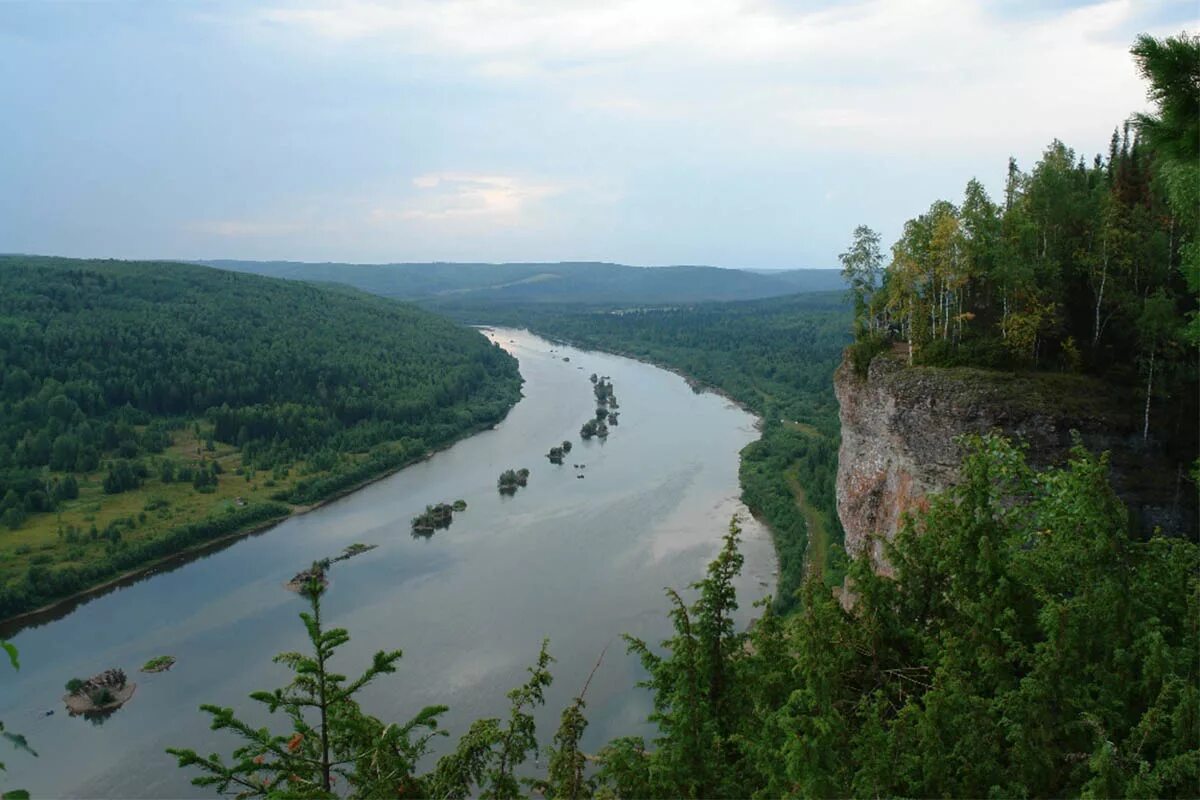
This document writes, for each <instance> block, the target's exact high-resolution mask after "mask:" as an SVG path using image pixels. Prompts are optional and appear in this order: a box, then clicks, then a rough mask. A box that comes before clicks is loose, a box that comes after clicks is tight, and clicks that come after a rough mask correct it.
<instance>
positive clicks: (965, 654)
mask: <svg viewBox="0 0 1200 800" xmlns="http://www.w3.org/2000/svg"><path fill="white" fill-rule="evenodd" d="M963 444H964V446H965V449H966V451H967V453H968V455H967V457H966V459H965V461H964V463H963V465H962V475H963V480H962V482H961V483H960V484H959V485H957V486H956V487H954V488H952V489H950V490H948V491H947V492H945V493H944V494H942V495H938V496H934V497H932V498H931V500H930V505H929V508H928V509H927V510H925V511H921V512H919V513H916V514H914V515H912V516H910V517H909V518H908V519H907V520H906V522H905V524H904V526H903V528H902V531H901V533H900V534H899V535H898V536H897V538H896V540H895V541H894V542H892V543H891V544H890V545H889V546H888V548H887V553H888V557H889V560H890V563H891V564H892V565H893V567H894V572H895V574H894V575H893V576H885V575H880V574H877V573H876V572H875V571H874V568H873V565H872V563H871V561H870V557H869V556H868V555H865V554H864V555H863V556H862V558H860V559H859V560H857V561H855V562H854V563H853V564H851V565H850V569H849V581H848V584H847V588H848V592H849V595H848V597H847V600H848V602H847V604H846V606H843V605H842V604H840V603H839V602H838V600H837V599H836V598H835V597H834V595H833V594H832V593H831V592H830V590H829V588H828V587H827V586H826V585H825V584H824V582H823V581H822V580H821V577H820V576H819V575H817V574H815V573H813V574H810V575H809V576H808V578H807V580H805V582H804V585H803V587H802V597H801V599H802V602H801V603H800V604H799V606H798V609H797V611H796V613H794V614H792V615H790V616H786V617H781V616H779V615H778V614H776V613H775V612H774V611H773V610H772V607H771V604H770V602H769V601H767V602H764V604H763V605H762V607H761V615H760V616H759V618H758V619H757V620H756V621H755V623H754V624H753V626H752V627H751V628H750V630H748V631H744V630H740V629H739V628H738V627H737V626H736V624H735V622H734V612H735V611H736V610H737V598H736V595H735V592H734V588H733V586H734V579H735V577H736V576H737V574H738V572H739V570H740V568H741V565H742V558H741V555H740V554H739V553H738V549H737V544H738V528H737V524H736V520H735V521H734V522H733V523H731V525H730V530H729V533H728V535H727V536H726V538H725V542H724V546H723V548H722V550H721V553H720V554H719V555H718V557H717V558H716V559H715V560H714V561H713V562H712V564H710V566H709V568H708V574H707V576H706V577H705V578H704V580H702V581H700V582H699V583H697V584H694V585H693V587H692V590H693V591H694V593H695V599H694V601H692V602H691V604H690V605H689V603H688V602H687V601H686V600H685V599H684V596H683V595H681V594H680V593H678V592H675V591H673V590H668V591H667V596H668V598H669V600H670V605H671V612H670V614H671V619H672V622H673V624H674V633H673V635H672V636H671V637H670V638H668V639H667V640H666V641H665V642H663V643H662V647H661V649H659V648H652V647H651V646H650V645H649V644H647V643H646V642H644V641H641V640H638V639H634V638H628V639H627V642H628V644H629V649H630V651H631V652H633V653H635V654H636V655H638V656H639V657H640V659H641V661H642V665H643V667H644V669H645V672H646V675H647V678H646V679H645V681H644V682H643V683H642V684H641V685H642V686H643V687H645V688H647V689H649V690H650V691H651V693H652V695H653V701H654V702H653V712H652V714H651V717H650V720H651V721H652V722H654V723H655V724H656V726H657V730H658V735H657V736H656V738H655V739H654V741H653V742H650V743H647V742H646V741H644V740H643V739H641V738H639V737H625V738H619V739H616V740H614V741H612V742H610V743H609V744H608V745H606V746H605V747H604V748H603V749H602V750H601V751H600V753H599V754H598V755H597V757H596V761H597V766H598V768H597V769H596V770H595V771H592V772H591V773H590V774H589V769H588V766H587V764H588V758H587V756H585V755H584V753H583V752H582V750H581V749H580V742H581V739H582V735H583V731H584V729H585V728H586V725H587V720H586V718H585V717H584V714H583V711H584V708H585V705H584V700H583V698H584V694H585V693H586V688H587V686H586V684H585V686H584V691H583V692H581V693H580V695H579V696H578V697H577V698H575V699H574V701H573V702H572V703H571V704H570V705H568V707H567V708H566V709H565V710H564V711H563V713H562V716H561V721H560V725H559V729H558V731H557V732H556V734H555V736H554V739H553V745H552V746H551V747H550V748H549V756H550V758H549V760H548V763H547V766H546V770H545V772H544V773H543V775H542V776H540V777H528V778H527V777H524V776H523V775H522V774H521V772H522V770H520V767H521V766H522V765H523V764H526V763H527V762H528V761H529V758H530V756H531V755H536V754H537V753H538V751H539V748H538V739H537V736H536V730H535V727H534V720H533V710H534V709H535V708H537V707H538V706H540V705H541V704H542V702H543V700H544V690H545V688H546V687H547V686H548V685H549V683H550V674H549V671H548V670H549V664H550V661H551V659H550V657H549V655H548V654H547V652H546V647H545V644H543V647H542V650H541V653H540V654H539V657H538V661H537V663H536V665H535V666H534V667H532V668H531V669H530V671H529V672H530V678H529V680H528V682H527V683H526V684H525V685H524V686H522V687H520V688H518V689H516V690H514V691H513V692H511V693H510V694H509V699H510V703H511V706H510V712H509V716H508V718H507V719H506V720H501V719H499V718H495V719H484V720H479V721H476V722H475V723H473V724H472V725H471V726H470V728H469V729H468V731H467V733H466V734H465V735H464V736H463V737H462V738H461V739H460V740H459V742H458V745H457V747H456V748H455V749H454V750H453V751H452V752H450V753H449V754H447V755H445V756H443V757H442V758H441V759H440V760H439V761H438V762H437V763H436V765H435V766H434V768H433V770H432V771H431V772H428V773H425V774H419V773H418V772H417V765H418V763H419V762H420V760H421V758H422V757H423V756H424V755H426V754H427V753H428V750H429V747H428V746H429V742H430V739H431V737H432V736H433V735H436V734H438V733H440V732H439V731H437V728H436V720H437V717H438V716H439V715H440V713H441V712H442V711H443V710H444V709H441V708H431V709H426V711H424V712H422V714H420V715H418V716H417V717H416V718H415V719H414V720H412V721H410V722H409V723H406V724H405V725H403V726H396V725H385V724H384V723H383V722H381V721H379V720H377V719H375V718H373V717H370V716H369V715H367V714H365V713H364V712H363V711H362V710H361V709H360V708H359V707H358V705H357V704H356V703H355V702H354V698H353V695H354V693H355V692H356V691H357V688H360V687H361V686H362V685H365V683H366V682H367V681H369V680H370V679H371V678H372V677H374V675H376V674H382V673H384V672H390V671H391V670H392V669H393V668H394V664H395V661H396V659H398V658H399V653H392V654H387V653H380V654H378V655H377V656H376V659H375V662H374V666H373V667H372V668H371V669H370V670H368V672H367V673H366V675H365V676H364V678H362V679H360V680H359V681H356V682H352V683H346V681H345V679H344V678H342V677H341V676H337V675H331V674H329V672H328V668H327V663H328V661H329V659H330V658H331V657H332V655H333V650H334V649H335V648H336V647H338V646H340V645H341V644H344V643H345V641H346V638H347V635H346V633H345V632H344V631H329V632H327V631H324V630H323V628H322V627H321V625H320V606H319V600H320V594H321V591H320V587H319V586H317V585H313V586H311V587H310V590H309V595H310V601H311V602H312V604H313V609H314V610H313V613H312V614H305V615H304V616H303V618H304V620H305V624H306V626H307V628H308V631H309V638H310V642H311V643H312V646H313V652H314V653H315V655H314V656H301V655H299V654H294V653H293V654H285V655H284V656H281V657H280V661H281V663H284V664H286V665H288V666H289V667H290V668H292V669H293V671H294V672H295V673H296V678H295V680H294V681H293V683H292V684H290V685H289V687H287V688H286V689H282V690H278V691H276V692H274V693H269V692H263V693H257V694H256V695H254V697H255V699H257V700H259V701H260V702H262V703H265V704H266V705H267V706H268V710H269V711H271V712H272V713H278V712H280V711H282V712H283V713H284V715H285V717H286V718H287V719H288V722H289V729H288V731H287V732H285V733H282V734H273V733H271V732H270V731H269V729H266V728H263V729H255V728H251V727H250V726H248V725H246V724H244V723H242V722H241V721H240V720H239V719H238V718H237V717H235V716H234V714H233V712H232V710H230V709H220V708H216V707H211V706H210V707H206V710H207V711H208V712H209V713H210V714H212V715H213V719H214V727H217V728H225V729H231V730H233V731H234V732H236V733H237V734H238V735H239V736H240V737H241V738H242V739H243V741H244V742H245V744H244V745H243V746H242V747H241V748H239V749H238V750H237V751H235V753H234V759H233V761H231V762H225V761H224V760H222V759H221V758H220V757H218V756H209V757H207V758H205V757H201V756H199V755H197V754H195V753H193V752H192V751H185V750H180V751H172V752H174V753H175V754H176V755H177V756H178V757H179V758H180V761H181V764H183V765H185V766H188V765H190V766H196V767H199V768H201V770H203V772H204V773H205V774H204V775H202V776H201V777H199V778H197V782H198V783H200V784H201V785H212V786H215V787H218V788H222V789H234V790H237V791H241V792H242V793H244V794H245V795H248V796H253V795H267V794H272V793H273V794H275V795H278V796H283V795H288V796H297V795H304V796H330V795H331V794H332V792H333V791H338V792H340V793H341V794H349V795H351V796H356V797H377V796H384V795H387V796H395V795H403V796H423V797H443V798H465V797H491V798H512V797H518V796H522V795H523V794H524V793H526V792H527V791H530V790H534V791H538V792H540V793H541V794H543V795H544V796H547V797H557V798H586V797H614V796H615V797H647V798H660V797H661V798H668V797H670V798H674V797H689V798H699V797H713V798H720V797H730V798H733V797H736V798H743V797H751V796H752V797H759V798H768V797H783V796H789V797H796V796H799V797H808V796H835V797H848V796H876V797H878V796H909V797H934V796H951V797H1008V796H1022V797H1026V796H1054V797H1059V796H1105V797H1111V796H1154V797H1176V796H1182V797H1185V796H1192V795H1193V794H1194V790H1195V786H1196V785H1197V781H1198V780H1200V690H1198V689H1197V686H1198V685H1200V664H1197V661H1196V657H1195V656H1196V653H1197V652H1200V547H1198V546H1197V545H1196V544H1194V543H1192V542H1187V541H1183V540H1179V539H1164V538H1161V537H1157V538H1154V539H1151V540H1149V541H1141V540H1137V539H1133V538H1131V537H1130V536H1129V534H1128V533H1127V531H1128V530H1129V524H1128V522H1129V521H1128V519H1127V514H1126V511H1125V509H1124V507H1123V506H1122V505H1121V503H1120V501H1119V500H1118V499H1117V498H1116V496H1115V495H1114V494H1113V492H1112V489H1111V488H1110V487H1109V485H1108V482H1107V460H1106V458H1103V457H1101V458H1097V457H1094V456H1092V455H1090V454H1089V453H1087V452H1086V451H1084V450H1083V449H1082V448H1079V447H1077V448H1076V449H1075V450H1074V452H1073V455H1072V458H1071V460H1070V462H1069V463H1068V464H1067V465H1065V466H1063V467H1061V468H1056V469H1050V470H1048V471H1046V472H1043V473H1038V472H1035V471H1033V470H1032V469H1030V468H1029V467H1028V466H1027V464H1026V463H1025V459H1024V455H1023V453H1022V452H1021V451H1020V450H1019V449H1017V448H1016V447H1014V446H1013V445H1012V444H1010V443H1009V442H1008V441H1006V440H1004V439H1002V438H999V437H995V436H987V437H972V438H970V439H967V440H965V441H964V443H963ZM589 682H590V678H589ZM322 687H323V688H322ZM322 709H324V712H322ZM322 732H324V735H323V733H322ZM326 773H328V774H329V775H330V776H338V777H339V783H338V784H337V786H338V787H339V788H336V789H335V788H333V787H334V783H333V781H332V780H329V781H325V780H324V775H325V774H326ZM524 774H528V771H527V770H526V771H524Z"/></svg>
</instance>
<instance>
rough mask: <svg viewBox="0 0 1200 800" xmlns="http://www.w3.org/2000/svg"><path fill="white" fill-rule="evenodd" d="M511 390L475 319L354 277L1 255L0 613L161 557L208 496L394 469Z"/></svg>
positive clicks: (311, 486) (288, 492)
mask: <svg viewBox="0 0 1200 800" xmlns="http://www.w3.org/2000/svg"><path fill="white" fill-rule="evenodd" d="M519 394H520V375H519V373H518V371H517V367H516V362H515V361H514V360H513V359H512V358H511V357H510V356H508V355H507V354H506V353H504V352H503V351H502V350H500V349H499V348H497V347H495V346H494V345H491V344H489V343H488V342H487V340H486V339H485V338H484V337H482V336H480V335H479V334H478V333H476V332H475V331H473V330H470V329H469V328H466V327H463V326H460V325H457V324H455V323H453V322H451V321H449V320H447V319H444V318H442V317H438V316H436V315H434V314H431V313H429V312H427V311H423V310H421V309H418V308H415V307H412V306H407V305H403V304H400V303H397V302H395V301H391V300H387V299H384V298H379V297H374V296H371V295H367V294H363V293H360V292H357V291H354V290H350V289H344V288H336V289H332V288H321V287H317V286H312V285H308V284H304V283H299V282H292V281H281V280H274V279H271V278H264V277H260V276H257V275H246V274H240V273H235V272H227V271H222V270H216V269H212V268H209V267H202V266H196V265H190V264H179V263H169V262H120V261H98V260H97V261H82V260H70V259H59V258H42V257H29V256H4V257H0V519H2V520H3V522H4V524H5V526H6V527H7V528H8V529H11V530H12V531H13V532H12V533H9V532H6V533H5V535H4V537H3V538H2V540H0V562H2V563H3V566H2V567H0V580H3V583H4V585H3V588H2V590H0V594H2V595H3V596H2V597H0V616H4V615H5V614H7V613H12V612H14V611H18V610H21V609H22V608H24V607H25V606H27V605H28V604H29V603H30V602H34V601H38V600H46V599H51V598H53V597H54V596H58V595H61V594H63V593H65V592H67V591H70V590H74V589H78V588H82V587H83V586H84V585H87V584H88V583H91V582H94V581H95V580H97V579H100V578H103V577H105V575H106V572H105V570H104V569H94V568H96V565H97V564H100V563H101V562H105V563H108V562H111V564H118V565H120V566H121V567H123V568H127V567H130V566H136V564H137V562H138V561H139V560H144V559H139V558H137V557H135V556H136V552H135V551H139V548H143V547H150V550H152V551H153V552H150V551H147V552H146V553H143V555H147V554H148V555H152V556H161V555H164V554H165V553H163V552H161V550H162V548H161V547H160V546H159V545H157V544H155V543H156V542H160V541H162V540H163V538H164V537H168V536H169V534H170V533H171V532H172V531H173V530H175V529H176V528H178V527H179V526H180V525H183V524H186V523H192V522H195V521H196V520H197V519H199V518H202V517H206V516H207V515H209V514H210V513H211V512H213V511H214V510H216V511H222V512H224V511H226V510H228V509H227V508H225V507H224V506H222V505H221V503H220V502H219V501H227V503H232V506H233V507H242V508H243V509H244V507H245V506H246V505H247V504H251V505H252V504H253V501H254V500H262V501H264V502H266V501H268V500H272V501H275V502H278V501H286V502H290V503H310V502H313V501H316V500H320V499H323V498H324V497H326V496H328V495H330V494H333V493H336V492H338V491H341V490H344V489H345V488H347V487H348V486H349V485H353V484H354V483H357V482H361V481H362V480H364V479H367V478H370V477H373V476H374V475H377V474H380V473H382V472H385V471H387V470H389V469H394V468H396V467H397V466H399V465H401V464H402V463H406V462H407V461H411V460H413V459H414V458H417V457H419V456H421V455H423V454H424V453H425V452H426V451H427V450H428V449H429V448H431V447H436V446H438V445H441V444H443V443H446V442H448V441H451V440H453V439H454V438H456V437H458V436H461V435H462V434H464V433H466V432H468V431H471V430H474V429H477V428H479V427H482V426H485V425H491V424H493V423H494V422H496V421H498V420H499V419H500V418H502V417H503V415H504V414H505V413H506V412H507V411H508V409H509V408H510V407H511V406H512V404H513V403H514V402H515V401H516V400H517V398H518V397H519ZM226 473H232V474H226ZM205 494H207V495H209V497H208V499H205V498H203V497H200V496H199V495H205ZM130 496H137V497H138V499H136V500H134V499H129V497H130ZM148 511H154V512H155V513H154V514H152V515H150V516H149V518H147V512H148ZM281 511H282V513H287V512H288V508H287V507H284V508H282V510H281ZM51 512H54V513H51ZM247 513H248V512H247ZM276 513H280V511H279V510H277V512H276ZM47 545H49V547H47ZM151 545H153V546H151ZM47 549H49V550H52V551H53V552H51V553H46V552H40V551H42V550H47ZM168 549H169V548H168ZM31 550H35V551H39V552H34V553H31V552H30V551H31ZM26 556H28V559H26V558H25V557H26ZM68 565H71V567H70V568H71V569H74V568H79V569H84V568H86V569H87V570H92V571H91V572H87V574H86V575H83V576H82V577H81V575H82V573H80V574H77V575H75V576H74V577H69V576H68V577H64V574H65V573H64V570H67V571H69V569H68ZM56 566H58V567H62V569H56ZM26 567H28V569H26ZM111 571H112V570H109V572H111Z"/></svg>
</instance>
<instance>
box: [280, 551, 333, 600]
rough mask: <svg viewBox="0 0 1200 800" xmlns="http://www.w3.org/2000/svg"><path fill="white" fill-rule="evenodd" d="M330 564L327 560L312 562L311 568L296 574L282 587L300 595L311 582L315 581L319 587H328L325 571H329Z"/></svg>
mask: <svg viewBox="0 0 1200 800" xmlns="http://www.w3.org/2000/svg"><path fill="white" fill-rule="evenodd" d="M330 563H331V562H330V560H329V559H328V558H323V559H321V560H320V561H314V562H313V565H312V566H311V567H309V568H308V569H305V570H301V571H299V572H297V573H296V574H295V575H293V576H292V579H291V580H290V581H288V582H287V583H286V584H284V585H285V586H286V587H287V588H288V589H290V590H291V591H293V592H300V593H303V592H304V591H305V590H306V589H307V588H308V586H309V584H311V583H312V582H313V581H316V582H317V583H319V584H320V585H321V586H328V585H329V579H328V578H326V577H325V571H326V570H328V569H329V564H330Z"/></svg>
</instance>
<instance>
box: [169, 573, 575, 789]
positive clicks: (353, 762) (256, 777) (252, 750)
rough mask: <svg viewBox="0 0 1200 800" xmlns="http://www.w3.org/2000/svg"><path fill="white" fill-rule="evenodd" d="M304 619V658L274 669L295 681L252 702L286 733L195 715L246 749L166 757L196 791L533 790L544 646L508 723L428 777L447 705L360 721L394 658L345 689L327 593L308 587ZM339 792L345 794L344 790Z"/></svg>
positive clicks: (484, 724)
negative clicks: (397, 720) (361, 699)
mask: <svg viewBox="0 0 1200 800" xmlns="http://www.w3.org/2000/svg"><path fill="white" fill-rule="evenodd" d="M302 593H303V594H304V596H305V597H306V599H307V600H308V602H309V605H310V611H309V612H306V613H302V614H301V615H300V618H301V620H302V621H303V622H304V627H305V630H306V632H307V634H308V641H309V645H310V652H309V653H299V652H293V653H281V654H280V655H278V656H276V658H275V661H276V662H277V663H280V664H283V665H284V666H286V667H287V668H288V669H289V670H290V671H291V672H292V676H293V677H292V680H291V682H290V683H289V684H288V685H287V686H285V687H283V688H280V689H276V690H274V691H270V692H266V691H264V692H255V693H254V694H252V695H251V699H253V700H255V701H256V702H258V703H261V704H262V705H263V707H264V708H265V710H266V712H267V713H268V714H270V715H272V719H275V718H276V717H275V715H280V716H281V717H282V718H283V719H284V720H286V730H284V731H283V732H281V733H273V732H272V731H271V729H270V728H269V727H262V728H256V727H253V726H251V725H250V724H248V723H246V722H244V721H243V720H242V719H240V718H239V717H238V716H237V715H236V714H235V712H234V710H233V709H232V708H222V707H220V706H214V705H204V706H201V710H203V711H204V712H206V713H207V714H209V715H210V716H211V717H212V728H213V730H227V731H230V732H232V733H233V734H235V735H236V736H237V737H238V738H239V739H240V740H241V742H242V744H241V745H240V746H238V747H237V748H236V749H235V750H234V751H233V754H232V757H231V758H230V759H225V758H223V757H222V756H220V755H218V754H212V755H208V756H203V755H200V754H199V753H197V752H196V751H194V750H190V749H185V748H172V749H169V750H168V751H167V752H168V753H170V754H171V755H173V756H175V757H176V759H177V760H178V762H179V766H180V767H184V768H196V769H198V770H199V771H200V773H201V774H200V775H198V776H196V777H194V778H193V779H192V783H193V784H195V785H197V786H205V787H213V788H214V789H215V790H216V791H217V792H219V793H222V794H226V793H231V792H232V793H235V794H236V795H237V796H238V797H329V798H334V797H339V796H343V795H345V794H347V793H348V794H349V795H350V796H353V797H401V796H403V797H439V798H465V797H485V798H516V797H521V796H523V791H522V788H523V787H526V786H530V785H532V784H533V781H532V780H531V779H526V778H521V777H519V776H518V775H517V774H516V771H517V769H518V768H519V767H520V766H521V765H522V764H524V763H525V761H527V760H528V758H529V756H530V755H531V754H533V755H536V754H537V752H538V743H537V736H536V727H535V724H534V718H533V713H532V712H533V710H534V709H535V708H536V707H537V706H540V705H542V704H543V703H544V691H545V689H546V687H547V686H549V685H550V682H551V676H550V672H549V666H550V663H551V662H552V661H553V659H552V658H551V657H550V655H549V653H548V652H547V650H546V643H545V642H543V643H542V648H541V651H540V652H539V654H538V659H537V663H536V665H535V666H534V667H531V668H530V669H529V673H530V677H529V680H528V682H527V683H526V684H525V685H524V686H521V687H519V688H517V689H514V690H513V691H512V692H510V693H509V695H508V697H509V700H510V702H511V709H510V713H509V717H508V719H507V720H505V721H503V722H501V720H499V719H483V720H478V721H476V722H475V723H473V724H472V725H471V728H470V730H469V731H468V732H467V733H466V734H465V735H464V736H463V737H462V738H461V739H460V741H459V743H458V746H457V748H456V749H455V750H454V751H453V752H451V753H449V754H447V755H445V756H443V757H442V758H441V759H439V760H438V762H437V764H436V766H435V768H434V769H433V770H432V771H431V772H429V773H427V774H421V773H419V772H418V764H419V762H420V761H421V759H422V758H424V757H425V756H426V755H428V754H429V752H430V742H431V741H432V739H433V737H434V736H439V735H441V736H444V735H446V734H445V732H443V731H440V730H439V729H438V718H439V717H440V716H441V715H442V714H443V713H445V711H446V708H445V707H444V706H430V707H427V708H425V709H423V710H422V711H421V712H420V713H418V714H417V715H416V716H415V717H413V718H412V719H411V720H409V721H408V722H406V723H404V724H403V725H396V724H385V723H383V722H381V721H380V720H379V719H377V718H375V717H373V716H371V715H369V714H367V713H365V712H364V711H363V710H362V708H361V707H360V706H359V704H358V701H357V699H356V695H358V693H359V692H360V691H361V690H362V689H363V688H365V687H366V686H367V685H369V684H370V683H371V682H372V681H374V680H375V678H377V677H379V676H381V675H388V674H391V673H393V672H395V671H396V664H397V663H398V662H399V661H400V658H401V653H400V651H399V650H394V651H390V652H383V651H381V652H378V653H376V654H375V656H374V658H373V659H372V662H371V665H370V666H369V667H368V668H367V669H366V670H365V671H364V672H363V673H362V674H361V675H360V676H359V677H358V678H356V679H355V680H353V681H349V680H347V678H346V676H344V675H339V674H337V673H335V672H333V671H332V670H331V669H330V663H331V661H332V660H333V657H334V655H335V654H336V651H337V650H338V648H340V647H342V646H343V645H345V644H346V643H347V642H349V640H350V635H349V633H348V632H347V631H346V630H344V629H342V628H332V629H326V628H325V627H324V626H323V624H322V621H321V597H322V595H323V593H324V587H323V585H322V584H321V583H320V581H317V580H313V581H310V582H309V584H308V585H307V586H306V587H305V588H304V589H303V592H302ZM342 787H345V788H342Z"/></svg>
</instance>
